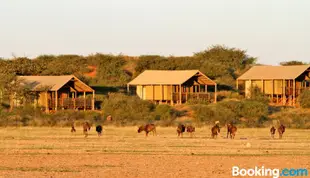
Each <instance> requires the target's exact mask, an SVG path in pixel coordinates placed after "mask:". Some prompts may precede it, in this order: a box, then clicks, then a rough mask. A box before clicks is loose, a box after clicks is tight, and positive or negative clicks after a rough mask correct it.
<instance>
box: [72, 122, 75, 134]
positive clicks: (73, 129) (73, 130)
mask: <svg viewBox="0 0 310 178" xmlns="http://www.w3.org/2000/svg"><path fill="white" fill-rule="evenodd" d="M73 132H76V130H75V128H74V123H73V124H72V125H71V133H73Z"/></svg>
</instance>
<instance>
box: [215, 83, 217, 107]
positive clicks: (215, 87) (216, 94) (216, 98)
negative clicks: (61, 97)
mask: <svg viewBox="0 0 310 178" xmlns="http://www.w3.org/2000/svg"><path fill="white" fill-rule="evenodd" d="M216 93H217V84H215V86H214V103H216V100H217V94H216Z"/></svg>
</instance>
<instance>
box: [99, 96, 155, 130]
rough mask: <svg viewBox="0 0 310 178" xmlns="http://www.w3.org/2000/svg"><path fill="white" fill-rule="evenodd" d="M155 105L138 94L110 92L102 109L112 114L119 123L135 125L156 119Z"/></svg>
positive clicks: (105, 112)
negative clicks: (128, 94) (140, 97)
mask: <svg viewBox="0 0 310 178" xmlns="http://www.w3.org/2000/svg"><path fill="white" fill-rule="evenodd" d="M154 108H155V105H154V104H153V103H151V102H150V101H144V100H141V99H139V98H138V97H137V96H127V95H125V94H119V93H110V94H109V95H108V98H107V99H106V100H105V101H104V102H103V106H102V109H103V111H104V114H105V115H109V114H110V115H112V117H113V121H114V122H115V124H117V125H133V124H136V123H139V122H146V121H152V120H154V115H153V113H152V112H153V110H154Z"/></svg>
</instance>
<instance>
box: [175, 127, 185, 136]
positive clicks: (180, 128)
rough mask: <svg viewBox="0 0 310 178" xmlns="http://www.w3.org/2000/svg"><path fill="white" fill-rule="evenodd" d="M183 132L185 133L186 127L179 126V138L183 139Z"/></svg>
mask: <svg viewBox="0 0 310 178" xmlns="http://www.w3.org/2000/svg"><path fill="white" fill-rule="evenodd" d="M183 132H185V125H184V124H179V125H178V128H177V133H178V137H180V135H181V137H183Z"/></svg>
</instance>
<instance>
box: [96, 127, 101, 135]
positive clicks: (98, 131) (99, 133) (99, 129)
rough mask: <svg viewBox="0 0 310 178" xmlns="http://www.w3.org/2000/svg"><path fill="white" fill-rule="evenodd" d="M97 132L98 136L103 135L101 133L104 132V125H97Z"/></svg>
mask: <svg viewBox="0 0 310 178" xmlns="http://www.w3.org/2000/svg"><path fill="white" fill-rule="evenodd" d="M96 132H97V134H98V137H100V136H101V133H102V126H101V125H97V126H96Z"/></svg>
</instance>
